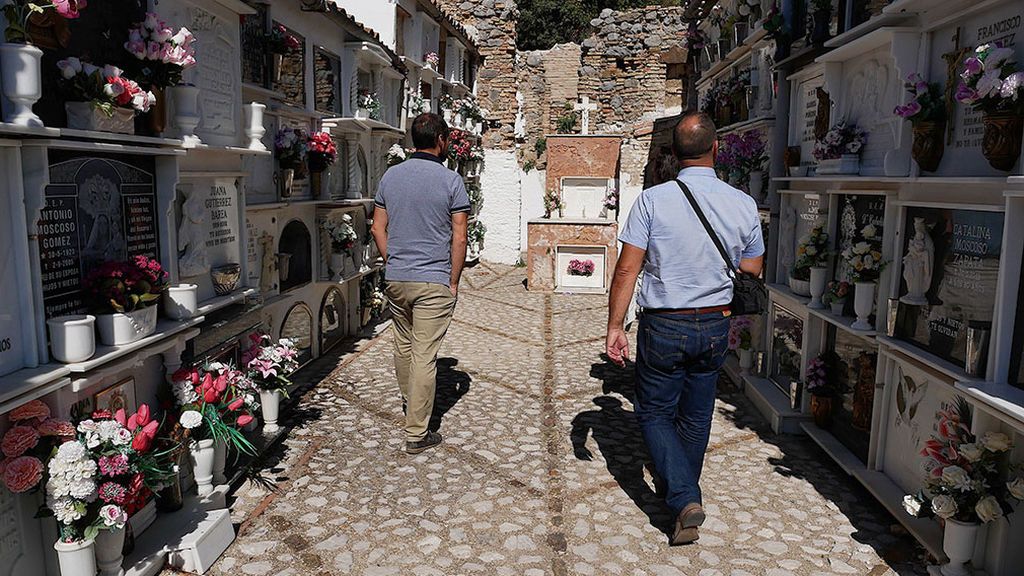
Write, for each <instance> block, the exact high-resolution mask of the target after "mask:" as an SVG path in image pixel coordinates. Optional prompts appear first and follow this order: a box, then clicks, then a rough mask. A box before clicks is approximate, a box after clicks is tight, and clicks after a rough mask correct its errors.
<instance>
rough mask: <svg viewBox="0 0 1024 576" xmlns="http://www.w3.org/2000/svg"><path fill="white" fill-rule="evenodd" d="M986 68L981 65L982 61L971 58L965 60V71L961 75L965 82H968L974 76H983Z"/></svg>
mask: <svg viewBox="0 0 1024 576" xmlns="http://www.w3.org/2000/svg"><path fill="white" fill-rule="evenodd" d="M984 68H985V67H984V65H983V64H982V63H981V60H979V59H978V58H977V57H975V56H971V57H970V58H968V59H966V60H964V71H963V73H962V74H961V77H962V78H963V79H964V80H967V79H969V78H970V77H972V76H977V75H978V74H981V71H982V70H984Z"/></svg>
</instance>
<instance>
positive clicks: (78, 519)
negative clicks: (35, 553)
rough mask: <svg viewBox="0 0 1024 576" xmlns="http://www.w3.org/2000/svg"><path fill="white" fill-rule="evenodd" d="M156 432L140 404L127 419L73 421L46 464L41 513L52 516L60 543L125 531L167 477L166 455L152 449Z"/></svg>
mask: <svg viewBox="0 0 1024 576" xmlns="http://www.w3.org/2000/svg"><path fill="white" fill-rule="evenodd" d="M159 429H160V422H159V421H157V420H155V419H154V418H153V417H152V415H151V413H150V409H149V406H147V405H145V404H143V405H141V406H139V409H138V411H137V412H136V413H135V414H132V415H127V414H126V413H125V411H124V410H123V409H121V410H118V411H117V412H115V413H113V414H112V413H110V412H109V411H106V410H101V411H96V412H93V414H92V416H91V417H90V418H88V419H85V420H82V421H81V422H79V423H78V426H77V427H75V428H74V432H75V434H74V436H73V438H72V439H69V440H67V441H65V442H64V443H62V444H61V445H60V446H59V447H58V448H57V450H56V451H55V452H54V453H53V456H52V457H51V458H50V460H49V462H48V464H47V481H46V504H45V505H44V507H43V510H44V513H45V514H50V515H53V516H54V517H55V518H56V520H57V523H58V525H59V527H60V538H61V541H63V542H73V541H76V540H81V539H91V538H95V536H96V534H97V533H98V532H99V531H100V530H116V529H120V528H122V527H124V524H125V523H126V522H127V520H128V517H129V516H131V515H132V514H134V513H135V512H138V511H139V510H141V509H142V507H143V506H145V504H146V501H147V500H148V499H149V497H150V496H151V495H152V492H153V490H157V489H159V488H160V487H161V485H162V484H163V483H164V482H166V481H167V480H168V479H169V478H170V476H171V474H172V472H171V471H172V467H171V461H170V459H169V455H170V451H164V450H157V449H156V448H157V445H158V443H157V434H158V432H159Z"/></svg>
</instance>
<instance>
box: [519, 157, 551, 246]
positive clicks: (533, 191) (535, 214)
mask: <svg viewBox="0 0 1024 576" xmlns="http://www.w3.org/2000/svg"><path fill="white" fill-rule="evenodd" d="M521 179H522V180H521V181H522V184H521V186H520V188H521V189H522V206H521V210H520V214H521V216H520V220H521V222H520V224H521V225H520V232H519V235H520V237H519V251H520V252H521V253H522V254H525V253H526V250H527V249H528V248H529V238H528V237H527V232H526V224H527V223H528V222H529V221H530V220H533V219H535V218H541V217H543V216H544V183H545V182H546V180H547V171H546V170H531V171H530V172H528V173H527V172H522V176H521Z"/></svg>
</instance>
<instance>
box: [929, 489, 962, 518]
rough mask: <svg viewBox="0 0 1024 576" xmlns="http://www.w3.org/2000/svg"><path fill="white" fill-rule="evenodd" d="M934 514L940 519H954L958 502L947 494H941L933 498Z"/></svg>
mask: <svg viewBox="0 0 1024 576" xmlns="http://www.w3.org/2000/svg"><path fill="white" fill-rule="evenodd" d="M932 512H935V515H936V516H938V517H939V518H952V517H953V516H955V515H956V512H957V508H956V500H954V499H953V498H951V497H949V496H946V495H945V494H940V495H938V496H936V497H935V498H932Z"/></svg>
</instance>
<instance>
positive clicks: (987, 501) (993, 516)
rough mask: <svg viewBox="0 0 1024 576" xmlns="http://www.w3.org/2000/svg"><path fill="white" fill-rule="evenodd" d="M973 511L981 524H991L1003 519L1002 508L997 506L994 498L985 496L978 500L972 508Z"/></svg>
mask: <svg viewBox="0 0 1024 576" xmlns="http://www.w3.org/2000/svg"><path fill="white" fill-rule="evenodd" d="M974 511H975V512H977V514H978V518H979V519H980V520H981V521H982V522H992V521H993V520H998V519H1000V518H1002V517H1003V507H1002V506H1000V505H999V501H998V500H996V497H995V496H986V497H984V498H982V499H981V500H979V501H978V504H977V505H975V506H974Z"/></svg>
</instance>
